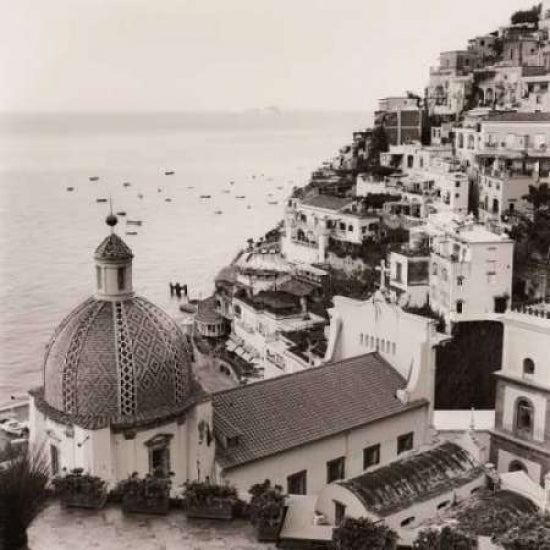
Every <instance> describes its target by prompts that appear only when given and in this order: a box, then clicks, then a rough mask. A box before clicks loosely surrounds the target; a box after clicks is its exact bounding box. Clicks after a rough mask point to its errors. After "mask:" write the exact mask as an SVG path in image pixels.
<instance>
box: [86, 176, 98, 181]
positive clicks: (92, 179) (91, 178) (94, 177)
mask: <svg viewBox="0 0 550 550" xmlns="http://www.w3.org/2000/svg"><path fill="white" fill-rule="evenodd" d="M88 179H89V180H90V181H97V180H98V179H99V176H90V177H89V178H88Z"/></svg>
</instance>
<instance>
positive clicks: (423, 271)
mask: <svg viewBox="0 0 550 550" xmlns="http://www.w3.org/2000/svg"><path fill="white" fill-rule="evenodd" d="M388 262H389V281H388V286H389V290H390V295H391V296H392V298H393V299H394V300H395V301H396V302H398V303H399V304H400V305H402V306H405V305H407V306H412V307H422V306H424V305H426V304H427V303H428V294H429V290H430V252H429V250H427V249H417V248H408V247H407V248H403V249H402V250H400V251H399V252H390V255H389V258H388Z"/></svg>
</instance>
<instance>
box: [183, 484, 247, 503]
mask: <svg viewBox="0 0 550 550" xmlns="http://www.w3.org/2000/svg"><path fill="white" fill-rule="evenodd" d="M237 500H238V497H237V489H235V487H232V486H230V485H217V484H215V483H209V482H208V481H189V482H187V483H185V491H184V495H183V501H184V506H186V507H189V506H197V507H202V506H215V505H218V504H220V503H221V502H222V501H230V502H231V503H235V502H237Z"/></svg>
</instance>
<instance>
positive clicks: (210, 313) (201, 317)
mask: <svg viewBox="0 0 550 550" xmlns="http://www.w3.org/2000/svg"><path fill="white" fill-rule="evenodd" d="M195 321H198V322H199V323H205V324H216V323H220V322H221V321H223V317H222V316H221V315H220V314H219V313H218V312H217V311H216V298H215V297H214V296H210V297H208V298H206V299H205V300H202V301H200V302H199V303H198V304H197V314H196V315H195Z"/></svg>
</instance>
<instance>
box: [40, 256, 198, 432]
mask: <svg viewBox="0 0 550 550" xmlns="http://www.w3.org/2000/svg"><path fill="white" fill-rule="evenodd" d="M100 248H101V246H100ZM98 250H99V249H98ZM130 253H131V252H130ZM96 254H97V252H96ZM44 361H45V364H44V399H45V401H46V403H47V404H48V405H49V406H50V407H53V408H54V409H56V410H58V411H60V412H63V413H65V414H66V415H69V416H70V417H72V418H73V419H75V420H74V422H75V423H77V424H78V423H79V422H78V419H79V418H80V419H82V418H90V417H92V418H93V417H98V418H99V417H101V418H103V419H106V421H108V420H111V419H112V420H114V419H118V420H121V419H122V420H124V419H130V418H132V417H134V418H138V417H143V416H146V417H148V418H149V419H151V418H155V414H156V412H158V414H159V415H160V414H161V413H163V414H164V413H166V410H167V408H178V407H180V406H182V405H184V404H185V403H186V402H187V401H188V399H189V397H190V394H191V355H190V346H189V343H188V341H187V339H186V337H185V336H184V335H183V334H182V332H181V330H180V329H179V328H178V326H177V324H176V323H175V321H173V320H172V319H171V318H170V317H169V316H168V315H167V314H166V313H164V312H163V311H162V310H161V309H159V308H158V307H156V306H154V305H153V304H152V303H150V302H149V301H147V300H145V299H144V298H141V297H132V298H130V299H125V300H121V301H105V300H100V299H97V298H90V299H88V300H87V301H86V302H84V303H83V304H82V305H81V306H79V307H77V308H76V309H75V310H74V311H73V312H72V313H71V314H70V315H69V316H68V317H67V318H66V319H65V320H64V321H63V322H62V323H61V325H60V326H59V327H58V329H57V331H56V332H55V334H54V336H53V338H52V340H51V342H50V343H49V345H48V349H47V351H46V356H45V359H44Z"/></svg>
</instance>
